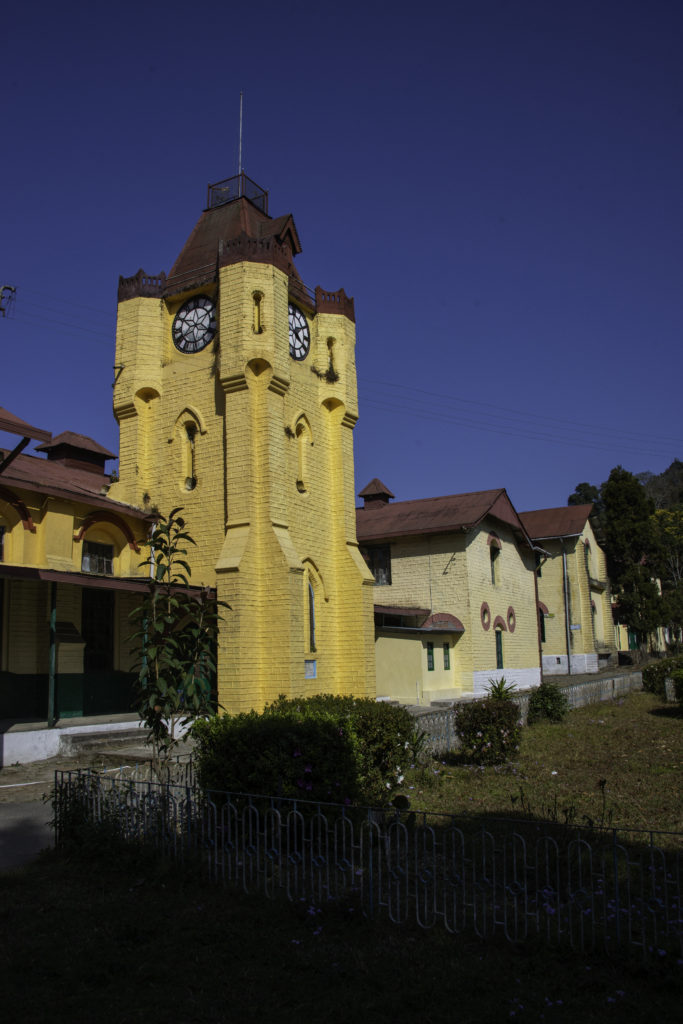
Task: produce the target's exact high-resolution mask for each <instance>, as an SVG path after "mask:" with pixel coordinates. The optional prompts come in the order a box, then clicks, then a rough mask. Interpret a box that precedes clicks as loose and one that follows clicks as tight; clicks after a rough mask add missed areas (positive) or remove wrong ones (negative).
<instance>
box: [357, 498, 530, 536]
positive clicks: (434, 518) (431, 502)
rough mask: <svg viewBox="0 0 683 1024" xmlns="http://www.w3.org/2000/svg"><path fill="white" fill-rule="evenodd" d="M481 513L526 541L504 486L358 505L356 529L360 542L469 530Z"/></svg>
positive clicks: (480, 518)
mask: <svg viewBox="0 0 683 1024" xmlns="http://www.w3.org/2000/svg"><path fill="white" fill-rule="evenodd" d="M485 516H492V517H494V518H495V519H498V520H499V521H500V522H503V523H507V525H508V526H511V527H512V529H513V530H515V531H518V532H519V533H521V534H522V536H523V537H524V539H525V540H526V538H527V535H526V532H525V530H524V528H523V526H522V523H521V522H520V519H519V516H518V515H517V513H516V512H515V509H514V507H513V505H512V502H511V501H510V499H509V498H508V496H507V493H506V491H505V489H504V488H499V489H497V490H493V491H472V492H470V493H469V494H449V495H446V496H444V497H442V498H419V499H418V500H416V501H395V502H389V503H388V504H386V505H383V506H382V507H380V508H372V509H367V508H358V509H356V529H357V533H358V541H359V543H360V544H363V543H367V542H368V541H379V540H384V539H388V538H390V537H407V536H414V535H417V534H425V533H450V532H452V531H453V530H469V529H471V528H472V527H473V526H476V525H477V523H479V522H481V520H482V519H483V518H484V517H485Z"/></svg>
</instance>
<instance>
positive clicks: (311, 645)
mask: <svg viewBox="0 0 683 1024" xmlns="http://www.w3.org/2000/svg"><path fill="white" fill-rule="evenodd" d="M308 649H309V651H315V591H314V590H313V584H312V583H311V581H310V580H309V582H308Z"/></svg>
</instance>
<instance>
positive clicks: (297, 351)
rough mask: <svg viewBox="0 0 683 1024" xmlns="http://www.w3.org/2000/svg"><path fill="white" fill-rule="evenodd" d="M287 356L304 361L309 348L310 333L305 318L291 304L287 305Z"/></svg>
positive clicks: (296, 307)
mask: <svg viewBox="0 0 683 1024" xmlns="http://www.w3.org/2000/svg"><path fill="white" fill-rule="evenodd" d="M288 315H289V354H290V356H291V357H292V359H297V360H301V359H305V358H306V356H307V355H308V350H309V349H310V347H311V332H310V330H309V328H308V321H307V320H306V317H305V316H304V314H303V313H302V312H301V310H300V309H299V308H298V306H295V305H294V304H293V303H291V302H290V304H289V313H288Z"/></svg>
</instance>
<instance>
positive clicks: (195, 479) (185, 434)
mask: <svg viewBox="0 0 683 1024" xmlns="http://www.w3.org/2000/svg"><path fill="white" fill-rule="evenodd" d="M204 433H206V430H205V428H204V427H203V425H202V423H201V421H200V419H199V414H198V413H197V412H196V411H195V410H194V409H190V408H187V409H183V411H182V412H181V414H180V416H179V417H178V419H177V420H176V423H175V431H174V441H175V444H176V445H177V446H178V447H177V451H178V456H177V457H178V464H177V465H178V487H179V489H180V490H181V491H194V489H195V488H196V487H197V486H198V484H199V469H198V462H199V459H198V448H199V437H200V435H201V434H204Z"/></svg>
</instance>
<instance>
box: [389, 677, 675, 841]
mask: <svg viewBox="0 0 683 1024" xmlns="http://www.w3.org/2000/svg"><path fill="white" fill-rule="evenodd" d="M682 773H683V712H682V711H681V709H680V708H679V707H678V706H677V705H671V704H669V705H667V704H663V703H662V702H661V700H659V698H657V697H655V696H653V695H652V694H649V693H633V694H630V695H629V696H628V697H625V698H623V699H620V700H618V701H615V702H613V703H601V704H591V705H589V706H588V707H584V708H579V709H577V710H576V711H570V712H569V714H568V716H567V718H566V719H565V721H564V722H562V723H559V724H556V725H553V724H550V723H548V724H540V723H539V724H537V725H533V726H530V727H528V728H526V729H524V731H523V738H522V744H521V749H520V753H519V757H518V760H517V761H515V762H514V763H511V764H507V765H502V766H499V767H495V768H491V767H489V768H479V767H476V766H471V765H469V766H468V765H463V764H460V763H458V760H457V758H453V759H449V760H447V761H439V762H435V763H434V764H433V765H431V764H430V765H429V766H428V767H426V768H424V769H422V770H413V771H411V772H410V773H408V776H407V778H406V783H407V786H408V787H409V788H405V789H404V792H405V793H406V795H408V796H409V797H410V799H411V802H412V806H413V807H414V808H419V809H422V808H424V809H426V810H430V811H439V812H443V813H448V814H458V815H460V814H466V815H470V814H476V815H481V814H492V815H505V816H509V815H510V814H519V815H520V816H522V815H526V814H529V813H531V814H534V815H535V816H538V817H543V818H555V819H556V820H559V821H564V820H565V818H567V819H569V820H572V821H575V822H576V823H579V824H585V823H593V824H605V825H618V826H625V827H631V828H638V829H656V830H660V831H674V832H675V831H683V808H682V803H681V775H682ZM410 787H412V788H410Z"/></svg>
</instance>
